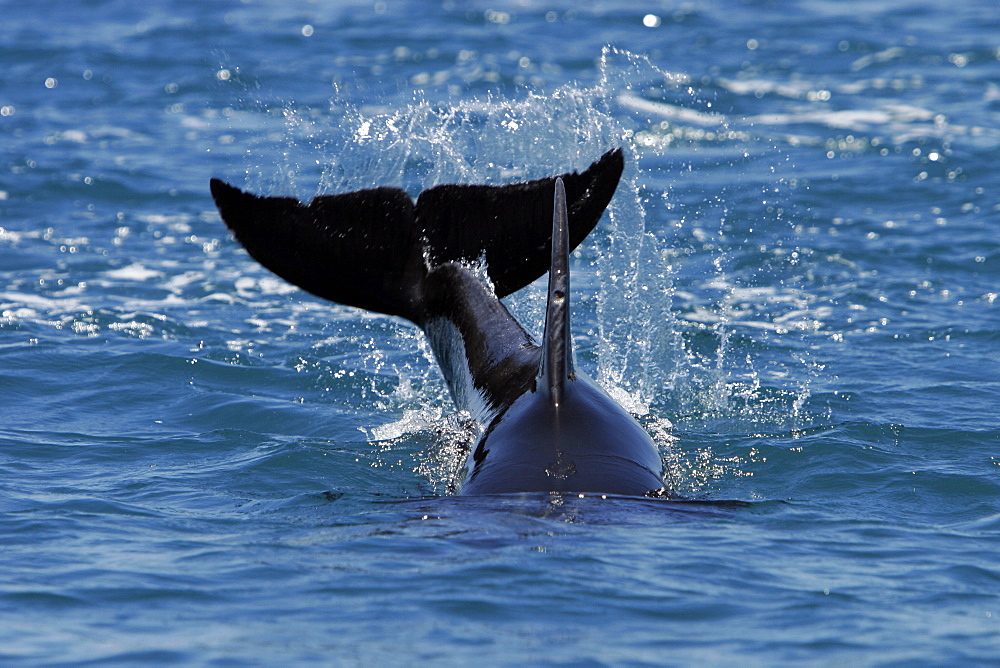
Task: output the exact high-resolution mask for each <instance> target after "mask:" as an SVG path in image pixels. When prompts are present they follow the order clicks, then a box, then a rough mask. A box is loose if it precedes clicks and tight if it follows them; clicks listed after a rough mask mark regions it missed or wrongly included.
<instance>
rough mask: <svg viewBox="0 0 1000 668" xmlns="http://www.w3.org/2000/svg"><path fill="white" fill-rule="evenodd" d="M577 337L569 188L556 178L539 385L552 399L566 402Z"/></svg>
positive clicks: (550, 399)
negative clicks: (571, 313) (572, 327)
mask: <svg viewBox="0 0 1000 668" xmlns="http://www.w3.org/2000/svg"><path fill="white" fill-rule="evenodd" d="M573 373H574V371H573V337H572V334H571V333H570V327H569V211H568V209H567V207H566V190H565V188H564V186H563V181H562V179H561V178H556V182H555V195H554V197H553V204H552V266H551V267H550V268H549V294H548V303H547V304H546V307H545V332H544V334H543V336H542V359H541V362H540V364H539V372H538V375H539V386H541V388H542V389H543V390H545V391H547V392H548V394H549V401H550V402H551V403H552V404H553V405H554V406H558V405H559V404H560V403H561V402H562V396H563V386H564V385H565V382H566V380H567V379H572V378H573Z"/></svg>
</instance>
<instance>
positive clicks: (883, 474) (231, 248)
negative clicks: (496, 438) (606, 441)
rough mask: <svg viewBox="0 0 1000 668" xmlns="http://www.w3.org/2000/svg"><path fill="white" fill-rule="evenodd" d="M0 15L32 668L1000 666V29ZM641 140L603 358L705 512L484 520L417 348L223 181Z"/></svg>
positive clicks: (14, 643)
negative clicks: (299, 272) (259, 245)
mask: <svg viewBox="0 0 1000 668" xmlns="http://www.w3.org/2000/svg"><path fill="white" fill-rule="evenodd" d="M0 12H2V17H3V18H2V19H0V664H3V665H5V666H8V665H102V666H105V665H116V664H119V665H158V664H159V665H177V664H181V665H226V666H233V665H237V666H238V665H317V664H318V665H335V666H340V665H344V666H355V665H356V666H371V665H379V664H382V665H403V666H406V665H444V666H448V665H454V666H460V665H523V664H528V665H560V666H578V665H579V666H600V665H610V666H638V665H647V666H662V665H669V666H693V665H713V666H754V665H759V666H775V665H790V664H791V665H799V664H801V665H821V666H822V665H830V666H841V665H852V666H854V665H866V666H867V665H879V666H886V665H889V666H892V665H898V666H915V665H941V666H944V665H966V666H968V665H997V663H998V662H1000V411H998V406H1000V305H998V303H997V295H998V293H1000V181H998V177H997V164H998V162H1000V11H998V10H997V6H996V3H995V1H993V0H970V1H969V2H961V3H943V2H934V1H931V0H872V1H869V2H840V1H833V0H826V1H824V0H813V1H807V0H801V1H798V2H794V1H790V2H779V1H777V0H774V1H768V0H759V1H756V0H755V1H744V2H738V1H736V0H731V1H726V0H690V1H680V0H676V1H675V0H663V1H660V2H645V3H642V2H634V1H625V0H596V1H595V2H577V1H572V2H570V1H563V0H546V1H544V2H542V1H535V0H518V1H512V0H483V1H479V0H470V1H467V2H465V1H461V0H449V1H445V2H429V1H425V0H409V1H407V0H374V1H373V0H366V1H364V2H361V1H357V2H355V1H340V0H338V1H336V2H335V1H333V0H314V1H312V2H284V1H281V0H243V1H242V2H237V1H235V0H234V1H223V0H211V1H201V0H172V1H171V0H146V1H144V2H141V3H139V2H132V1H130V0H87V1H84V0H79V1H72V2H67V1H62V0H60V1H55V0H35V1H33V2H14V1H13V0H9V1H6V2H0ZM617 146H621V147H622V148H623V149H624V152H625V156H626V160H627V168H626V172H625V175H624V178H623V181H622V184H621V186H620V188H619V190H618V193H617V195H616V197H615V199H614V201H613V203H612V205H611V207H610V208H609V211H608V213H607V214H606V215H605V217H604V219H603V220H602V222H601V223H600V225H599V226H598V228H597V229H596V230H595V232H594V233H593V234H592V235H591V236H590V237H589V238H588V239H587V241H586V242H585V243H584V244H583V245H582V246H581V247H580V248H579V250H578V251H577V252H575V253H574V257H573V272H574V279H573V280H574V293H573V295H572V298H573V308H574V315H573V318H574V319H573V323H574V335H575V341H576V347H577V352H578V358H579V365H580V366H581V367H582V368H584V369H585V370H586V371H588V372H589V373H590V374H591V375H593V376H594V377H595V378H597V379H598V380H599V381H600V382H601V383H602V384H603V385H604V386H605V387H606V388H607V389H608V391H609V392H611V393H613V394H614V395H615V396H616V397H617V398H619V400H620V401H621V402H622V403H623V404H624V405H625V406H627V407H628V409H629V410H631V411H632V412H633V413H634V414H635V415H636V416H637V417H638V418H639V420H640V421H641V422H642V424H643V425H644V426H646V427H647V428H648V429H649V430H650V431H651V433H652V434H653V435H654V437H655V438H656V440H657V442H658V443H659V445H660V447H661V450H662V454H663V457H664V460H665V461H666V463H667V465H668V471H669V472H668V476H667V484H668V487H669V488H670V490H671V491H673V492H674V493H676V494H677V495H679V496H682V497H684V498H685V499H687V500H681V501H672V502H667V501H658V500H651V499H629V498H600V497H594V496H587V497H584V498H579V497H577V496H550V495H547V494H538V495H526V496H511V497H493V498H463V497H461V496H456V495H455V494H454V491H455V487H456V482H457V481H458V479H459V477H460V475H461V470H462V465H463V460H464V456H465V452H466V451H467V449H468V447H469V444H470V442H471V441H472V440H473V439H474V437H475V433H476V428H477V426H476V425H475V424H474V423H471V422H470V420H469V418H468V416H467V415H462V414H456V412H455V410H454V408H453V406H452V404H451V401H450V399H449V397H448V392H447V388H446V387H445V385H444V383H443V381H442V379H441V377H440V375H439V372H438V370H437V367H436V365H435V364H434V362H433V359H432V356H431V354H430V352H429V349H428V346H427V344H426V343H425V342H424V340H423V338H422V335H421V334H420V333H419V331H418V330H416V329H415V328H414V327H413V326H411V325H409V324H407V323H405V322H402V321H400V320H397V319H393V318H389V317H384V316H379V315H373V314H367V313H362V312H360V311H357V310H354V309H351V308H347V307H342V306H339V305H335V304H331V303H327V302H324V301H322V300H320V299H318V298H315V297H313V296H311V295H309V294H306V293H304V292H302V291H300V290H298V289H295V288H293V287H292V286H290V285H288V284H286V283H284V282H283V281H281V280H280V279H278V278H276V277H274V276H273V275H271V274H269V273H268V272H267V271H266V270H264V269H262V268H261V267H260V266H258V265H257V264H256V263H255V262H253V261H252V260H251V259H250V258H249V257H248V256H247V255H246V253H245V252H244V251H243V250H242V249H241V248H240V246H239V245H238V244H237V243H236V242H235V241H234V240H233V239H232V238H231V237H230V235H229V234H228V232H227V231H226V229H225V227H224V225H223V224H222V222H221V220H220V218H219V216H218V214H217V212H216V210H215V207H214V205H213V203H212V200H211V197H210V195H209V191H208V181H209V179H210V178H211V177H218V178H223V179H226V180H228V181H230V182H232V183H233V184H235V185H237V186H239V187H241V188H245V189H249V190H251V191H253V192H257V193H262V194H268V195H293V196H296V197H299V198H301V199H309V198H310V197H312V196H314V195H316V194H320V193H333V192H341V191H345V190H351V189H356V188H364V187H370V186H374V185H397V186H401V187H404V188H406V189H407V190H408V192H410V193H411V194H413V195H416V194H417V193H418V192H419V191H420V190H421V189H422V188H426V187H429V186H432V185H435V184H440V183H449V182H462V183H509V182H514V181H519V180H525V179H530V178H537V177H542V176H546V175H550V174H557V173H562V172H566V171H570V170H574V169H577V170H579V169H583V168H585V167H586V166H587V165H588V164H589V163H590V162H591V161H592V160H594V159H596V158H597V157H598V156H600V155H601V153H603V152H604V151H606V150H608V149H611V148H614V147H617ZM543 282H544V279H543V281H542V282H540V283H537V284H535V285H533V286H531V287H529V288H528V289H526V290H524V291H522V293H519V294H517V295H515V296H513V297H512V298H511V299H510V300H509V306H510V308H511V309H512V311H513V312H514V313H516V314H517V316H518V317H519V318H520V319H521V320H522V321H523V322H524V324H525V326H526V327H527V328H528V329H529V330H533V331H536V332H537V331H538V329H539V328H540V325H541V313H542V301H543V292H544V290H543V288H544V286H543V285H542V283H543Z"/></svg>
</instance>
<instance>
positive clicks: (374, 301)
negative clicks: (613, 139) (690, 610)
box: [211, 149, 665, 496]
mask: <svg viewBox="0 0 1000 668" xmlns="http://www.w3.org/2000/svg"><path fill="white" fill-rule="evenodd" d="M623 167H624V160H623V157H622V152H621V149H615V150H612V151H609V152H608V153H605V154H604V155H603V156H602V157H601V158H600V159H598V160H597V161H596V162H594V163H593V164H592V165H591V166H590V167H589V168H587V169H586V170H585V171H583V172H582V173H577V172H571V173H566V174H562V175H560V176H555V177H549V178H544V179H538V180H534V181H529V182H526V183H515V184H509V185H501V186H486V185H455V184H449V185H440V186H435V187H433V188H430V189H428V190H424V191H423V192H422V193H420V195H419V197H418V198H417V201H416V202H414V201H413V200H412V199H411V198H410V196H409V195H407V194H406V192H404V191H403V190H400V189H398V188H391V187H378V188H372V189H367V190H360V191H355V192H349V193H342V194H336V195H321V196H318V197H316V198H314V199H313V200H312V201H311V202H309V203H308V204H304V203H302V202H300V201H298V200H297V199H295V198H291V197H261V196H258V195H253V194H250V193H246V192H243V191H241V190H240V189H238V188H235V187H233V186H231V185H229V184H227V183H224V182H223V181H220V180H218V179H212V181H211V192H212V197H213V198H214V200H215V204H216V206H217V207H218V209H219V213H220V214H221V216H222V220H223V221H224V222H225V223H226V225H227V226H228V227H229V229H230V230H231V231H232V233H233V235H234V236H235V237H236V239H237V240H238V241H239V242H240V243H241V244H242V245H243V247H244V248H246V250H247V252H248V253H249V254H250V256H251V257H253V258H254V259H255V260H257V261H258V262H260V263H261V264H262V265H264V267H266V268H268V269H269V270H271V271H272V272H274V273H275V274H277V275H278V276H280V277H282V278H284V279H285V280H287V281H289V282H291V283H293V284H295V285H297V286H299V287H300V288H303V289H304V290H307V291H309V292H311V293H313V294H315V295H318V296H320V297H323V298H325V299H328V300H331V301H334V302H337V303H340V304H346V305H348V306H354V307H357V308H362V309H366V310H369V311H374V312H378V313H384V314H388V315H393V316H399V317H402V318H405V319H407V320H409V321H410V322H412V323H414V324H416V325H417V326H418V327H419V328H421V329H422V330H423V331H424V333H425V334H426V336H427V338H428V341H429V342H430V344H431V348H432V350H433V351H434V356H435V358H436V360H437V362H438V364H439V366H440V368H441V371H442V373H443V375H444V378H445V380H446V381H447V384H448V388H449V390H450V392H451V396H452V399H453V400H454V402H455V404H456V406H457V407H458V408H459V409H460V410H466V411H468V412H469V413H470V414H471V415H472V416H473V417H474V418H475V419H476V420H477V421H478V422H479V423H480V424H481V425H483V426H484V429H483V431H482V434H481V436H480V437H479V440H478V442H477V443H476V444H475V446H474V447H473V448H472V450H471V452H470V454H469V458H468V462H467V473H466V475H465V479H464V482H463V483H462V485H461V487H460V490H459V491H460V493H461V494H469V495H487V494H511V493H525V492H573V493H600V494H612V495H625V496H663V495H665V492H664V484H663V460H662V458H661V456H660V454H659V450H658V448H657V446H656V444H655V443H654V442H653V440H652V439H651V438H650V436H649V435H648V434H647V433H646V431H645V430H644V429H642V427H641V426H640V425H639V424H638V423H637V422H636V421H635V419H634V418H633V417H632V416H631V415H630V414H629V413H628V412H627V411H626V410H625V409H624V408H622V407H621V406H620V405H619V404H618V403H617V402H615V400H614V399H612V398H611V397H610V396H609V395H608V394H607V393H606V392H605V391H604V390H603V389H601V387H600V386H599V385H598V384H597V383H595V382H594V381H593V380H591V379H590V378H588V377H587V375H586V374H584V373H583V372H582V371H580V370H579V369H577V367H576V364H575V363H574V357H573V337H572V334H571V331H570V275H569V253H570V252H571V251H572V250H573V249H574V248H575V247H576V246H577V245H579V244H580V243H581V242H582V241H583V239H584V238H585V237H586V236H587V235H588V234H589V233H590V231H591V230H592V229H593V228H594V227H595V226H596V224H597V222H598V221H599V220H600V218H601V215H602V214H603V212H604V209H605V208H606V207H607V205H608V204H609V203H610V201H611V198H612V197H613V195H614V193H615V190H616V188H617V186H618V181H619V179H620V178H621V174H622V169H623ZM546 271H548V273H549V285H548V299H547V304H546V310H545V326H544V331H543V334H542V337H541V340H540V341H539V340H536V339H535V338H534V337H533V336H532V335H531V334H529V333H528V332H527V331H526V330H525V329H524V327H522V326H521V324H520V323H518V321H517V320H516V319H515V318H514V317H513V316H512V315H511V314H510V312H509V311H508V310H507V308H506V306H504V304H503V302H501V301H500V300H501V298H503V297H505V296H507V295H509V294H511V293H513V292H515V291H517V290H520V289H521V288H523V287H525V286H526V285H528V284H530V283H532V282H533V281H535V280H536V279H538V278H540V277H541V276H543V275H544V274H545V272H546Z"/></svg>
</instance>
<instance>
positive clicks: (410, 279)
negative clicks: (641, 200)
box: [211, 149, 623, 324]
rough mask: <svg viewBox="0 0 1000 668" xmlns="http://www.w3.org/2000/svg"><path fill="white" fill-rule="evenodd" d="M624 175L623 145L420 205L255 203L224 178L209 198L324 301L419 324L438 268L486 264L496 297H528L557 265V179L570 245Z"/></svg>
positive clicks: (347, 197) (380, 195)
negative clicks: (575, 166) (567, 166)
mask: <svg viewBox="0 0 1000 668" xmlns="http://www.w3.org/2000/svg"><path fill="white" fill-rule="evenodd" d="M622 168H623V159H622V153H621V149H616V150H613V151H609V152H608V153H605V154H604V155H603V156H602V157H601V158H600V159H599V160H597V161H596V162H594V163H593V164H592V165H591V166H590V167H589V168H588V169H587V170H585V171H584V172H582V173H579V174H578V173H576V172H572V173H567V174H563V175H561V176H559V177H550V178H545V179H538V180H535V181H529V182H527V183H515V184H511V185H503V186H485V185H441V186H436V187H434V188H430V189H428V190H425V191H423V192H422V193H421V194H420V197H419V198H418V199H417V203H416V204H414V203H413V201H412V200H411V199H410V197H409V195H407V194H406V193H405V192H404V191H402V190H400V189H398V188H389V187H382V188H373V189H369V190H360V191H357V192H351V193H344V194H339V195H322V196H319V197H316V198H315V199H313V200H312V201H311V202H310V203H309V204H303V203H301V202H299V201H298V200H296V199H294V198H291V197H261V196H258V195H252V194H250V193H246V192H243V191H241V190H240V189H238V188H235V187H233V186H231V185H229V184H227V183H224V182H223V181H220V180H218V179H212V182H211V190H212V197H213V198H214V199H215V203H216V205H217V206H218V208H219V212H220V214H221V215H222V219H223V220H224V221H225V223H226V225H227V226H228V227H229V228H230V230H232V232H233V234H234V235H235V236H236V238H237V240H239V242H240V243H241V244H242V245H243V246H244V247H245V248H246V249H247V252H249V253H250V255H251V256H252V257H253V258H254V259H255V260H257V261H258V262H260V263H261V264H262V265H264V266H265V267H267V268H268V269H270V270H271V271H273V272H274V273H276V274H277V275H279V276H281V277H282V278H284V279H285V280H287V281H289V282H291V283H294V284H295V285H297V286H299V287H301V288H303V289H304V290H308V291H309V292H312V293H313V294H315V295H318V296H320V297H323V298H325V299H329V300H331V301H335V302H338V303H341V304H346V305H348V306H356V307H359V308H363V309H366V310H369V311H377V312H379V313H386V314H389V315H398V316H402V317H404V318H407V319H409V320H411V321H413V322H415V323H417V324H421V323H422V322H423V320H424V317H425V315H426V314H425V311H424V299H423V298H424V295H423V291H422V288H423V282H424V279H425V278H426V276H427V273H428V271H429V269H432V268H433V267H435V266H440V265H443V264H446V263H448V262H459V263H464V264H469V263H474V262H477V261H479V260H480V259H485V261H486V267H487V272H488V274H489V276H490V279H491V280H492V282H493V284H494V288H495V290H496V294H497V296H499V297H503V296H506V295H508V294H510V293H512V292H514V291H516V290H519V289H521V288H522V287H524V286H526V285H528V284H530V283H531V282H532V281H534V280H536V279H537V278H539V277H541V276H542V275H543V274H544V273H545V272H546V271H548V269H549V264H550V256H549V254H550V248H551V245H550V234H549V233H550V229H551V228H550V227H549V223H548V221H549V220H550V219H549V216H551V215H552V202H553V199H552V198H553V187H554V183H555V180H556V179H557V178H560V179H562V181H563V182H564V184H565V190H566V197H567V203H568V204H567V206H568V209H567V211H568V213H567V216H568V230H569V232H568V234H569V244H570V248H571V249H572V248H575V247H576V246H577V245H578V244H579V243H580V242H581V241H583V239H584V238H586V236H587V235H588V234H589V233H590V231H591V230H592V229H593V228H594V226H595V225H596V224H597V221H598V220H600V217H601V214H602V213H603V212H604V209H605V207H607V205H608V203H609V202H610V201H611V197H612V196H613V195H614V192H615V188H616V187H617V186H618V179H619V178H620V176H621V173H622Z"/></svg>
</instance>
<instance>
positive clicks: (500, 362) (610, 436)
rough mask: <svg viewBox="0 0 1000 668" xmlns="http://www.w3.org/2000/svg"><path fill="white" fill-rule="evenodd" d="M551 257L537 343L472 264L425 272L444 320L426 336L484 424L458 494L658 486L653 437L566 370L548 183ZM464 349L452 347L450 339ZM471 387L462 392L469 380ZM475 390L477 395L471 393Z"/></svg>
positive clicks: (557, 224)
mask: <svg viewBox="0 0 1000 668" xmlns="http://www.w3.org/2000/svg"><path fill="white" fill-rule="evenodd" d="M555 193H556V194H555V197H554V215H553V232H552V239H553V243H552V266H551V268H550V270H549V290H548V301H547V306H546V318H545V320H546V322H545V333H544V335H543V337H542V344H541V345H539V344H538V343H536V342H535V340H534V339H533V338H532V337H531V336H530V335H529V334H528V333H527V332H526V331H525V330H524V328H522V327H521V325H520V324H519V323H518V322H517V321H516V320H515V319H514V317H513V316H511V315H510V313H509V312H508V311H507V309H506V308H505V307H504V305H503V304H502V303H501V302H500V300H499V299H497V298H496V296H495V295H493V294H492V291H491V290H490V289H489V286H488V285H486V284H485V283H484V282H483V280H482V279H481V278H479V277H478V276H477V275H476V274H475V273H474V272H473V271H470V270H469V269H466V268H464V267H462V266H460V265H456V264H450V265H447V266H445V267H441V268H439V269H437V270H435V271H432V272H431V278H432V280H433V281H435V283H436V285H435V291H436V292H437V294H440V295H442V296H443V298H442V300H441V306H440V309H439V310H438V309H435V310H436V311H437V314H438V317H441V318H444V319H446V320H447V321H449V322H450V323H451V324H452V327H450V328H446V329H445V331H446V332H447V333H448V334H450V335H451V336H453V337H454V336H455V335H457V336H458V338H459V339H460V340H459V341H455V340H445V336H446V335H445V336H442V335H441V334H438V333H437V330H436V328H435V327H430V328H428V329H429V330H430V332H432V335H431V336H430V341H431V344H432V347H433V348H434V351H435V354H436V355H437V359H438V363H439V364H440V365H441V368H442V370H443V371H444V374H445V378H446V379H447V380H448V383H449V387H450V388H451V390H452V397H453V398H454V400H455V402H456V404H458V406H459V407H460V408H462V409H465V410H468V411H470V412H471V413H472V414H473V415H474V416H476V417H477V418H478V419H480V420H481V421H484V422H485V423H486V424H487V425H488V426H487V427H486V430H485V431H484V432H483V434H482V436H481V437H480V439H479V442H478V443H477V444H476V446H475V448H473V451H472V453H471V455H470V457H469V466H468V468H469V472H468V475H467V476H466V479H465V482H464V483H463V485H462V488H461V491H462V493H463V494H504V493H511V492H534V491H553V492H600V493H604V494H620V495H628V496H641V495H646V494H648V493H650V492H654V491H656V490H659V489H661V488H662V486H663V482H662V470H663V464H662V459H661V458H660V455H659V452H658V450H657V448H656V444H655V443H654V442H653V441H652V439H651V438H650V437H649V435H648V434H647V433H646V432H645V431H644V430H643V429H642V428H641V427H640V426H639V425H638V424H637V423H636V421H635V420H634V419H633V418H632V416H631V415H629V413H628V412H627V411H625V409H623V408H622V407H621V406H620V405H619V404H618V403H617V402H616V401H615V400H614V399H612V398H611V397H610V396H608V394H607V393H606V392H604V390H602V389H601V388H600V387H599V386H598V385H597V384H596V383H594V382H593V381H592V380H591V379H590V378H588V377H587V376H586V375H585V374H583V373H580V372H578V371H576V370H575V366H574V363H573V353H572V337H571V334H570V327H569V314H570V308H569V294H570V291H569V257H568V254H569V246H568V235H567V232H566V230H567V214H566V204H565V194H564V193H563V190H562V181H561V180H557V181H556V184H555ZM458 347H460V349H461V350H462V351H463V352H464V355H456V354H455V351H456V348H458ZM468 379H471V389H472V390H473V392H471V393H470V391H469V390H470V387H469V385H470V381H469V380H468ZM476 395H478V398H481V399H483V400H484V401H483V404H485V405H483V404H479V402H477V401H475V399H476V398H477V396H476Z"/></svg>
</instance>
